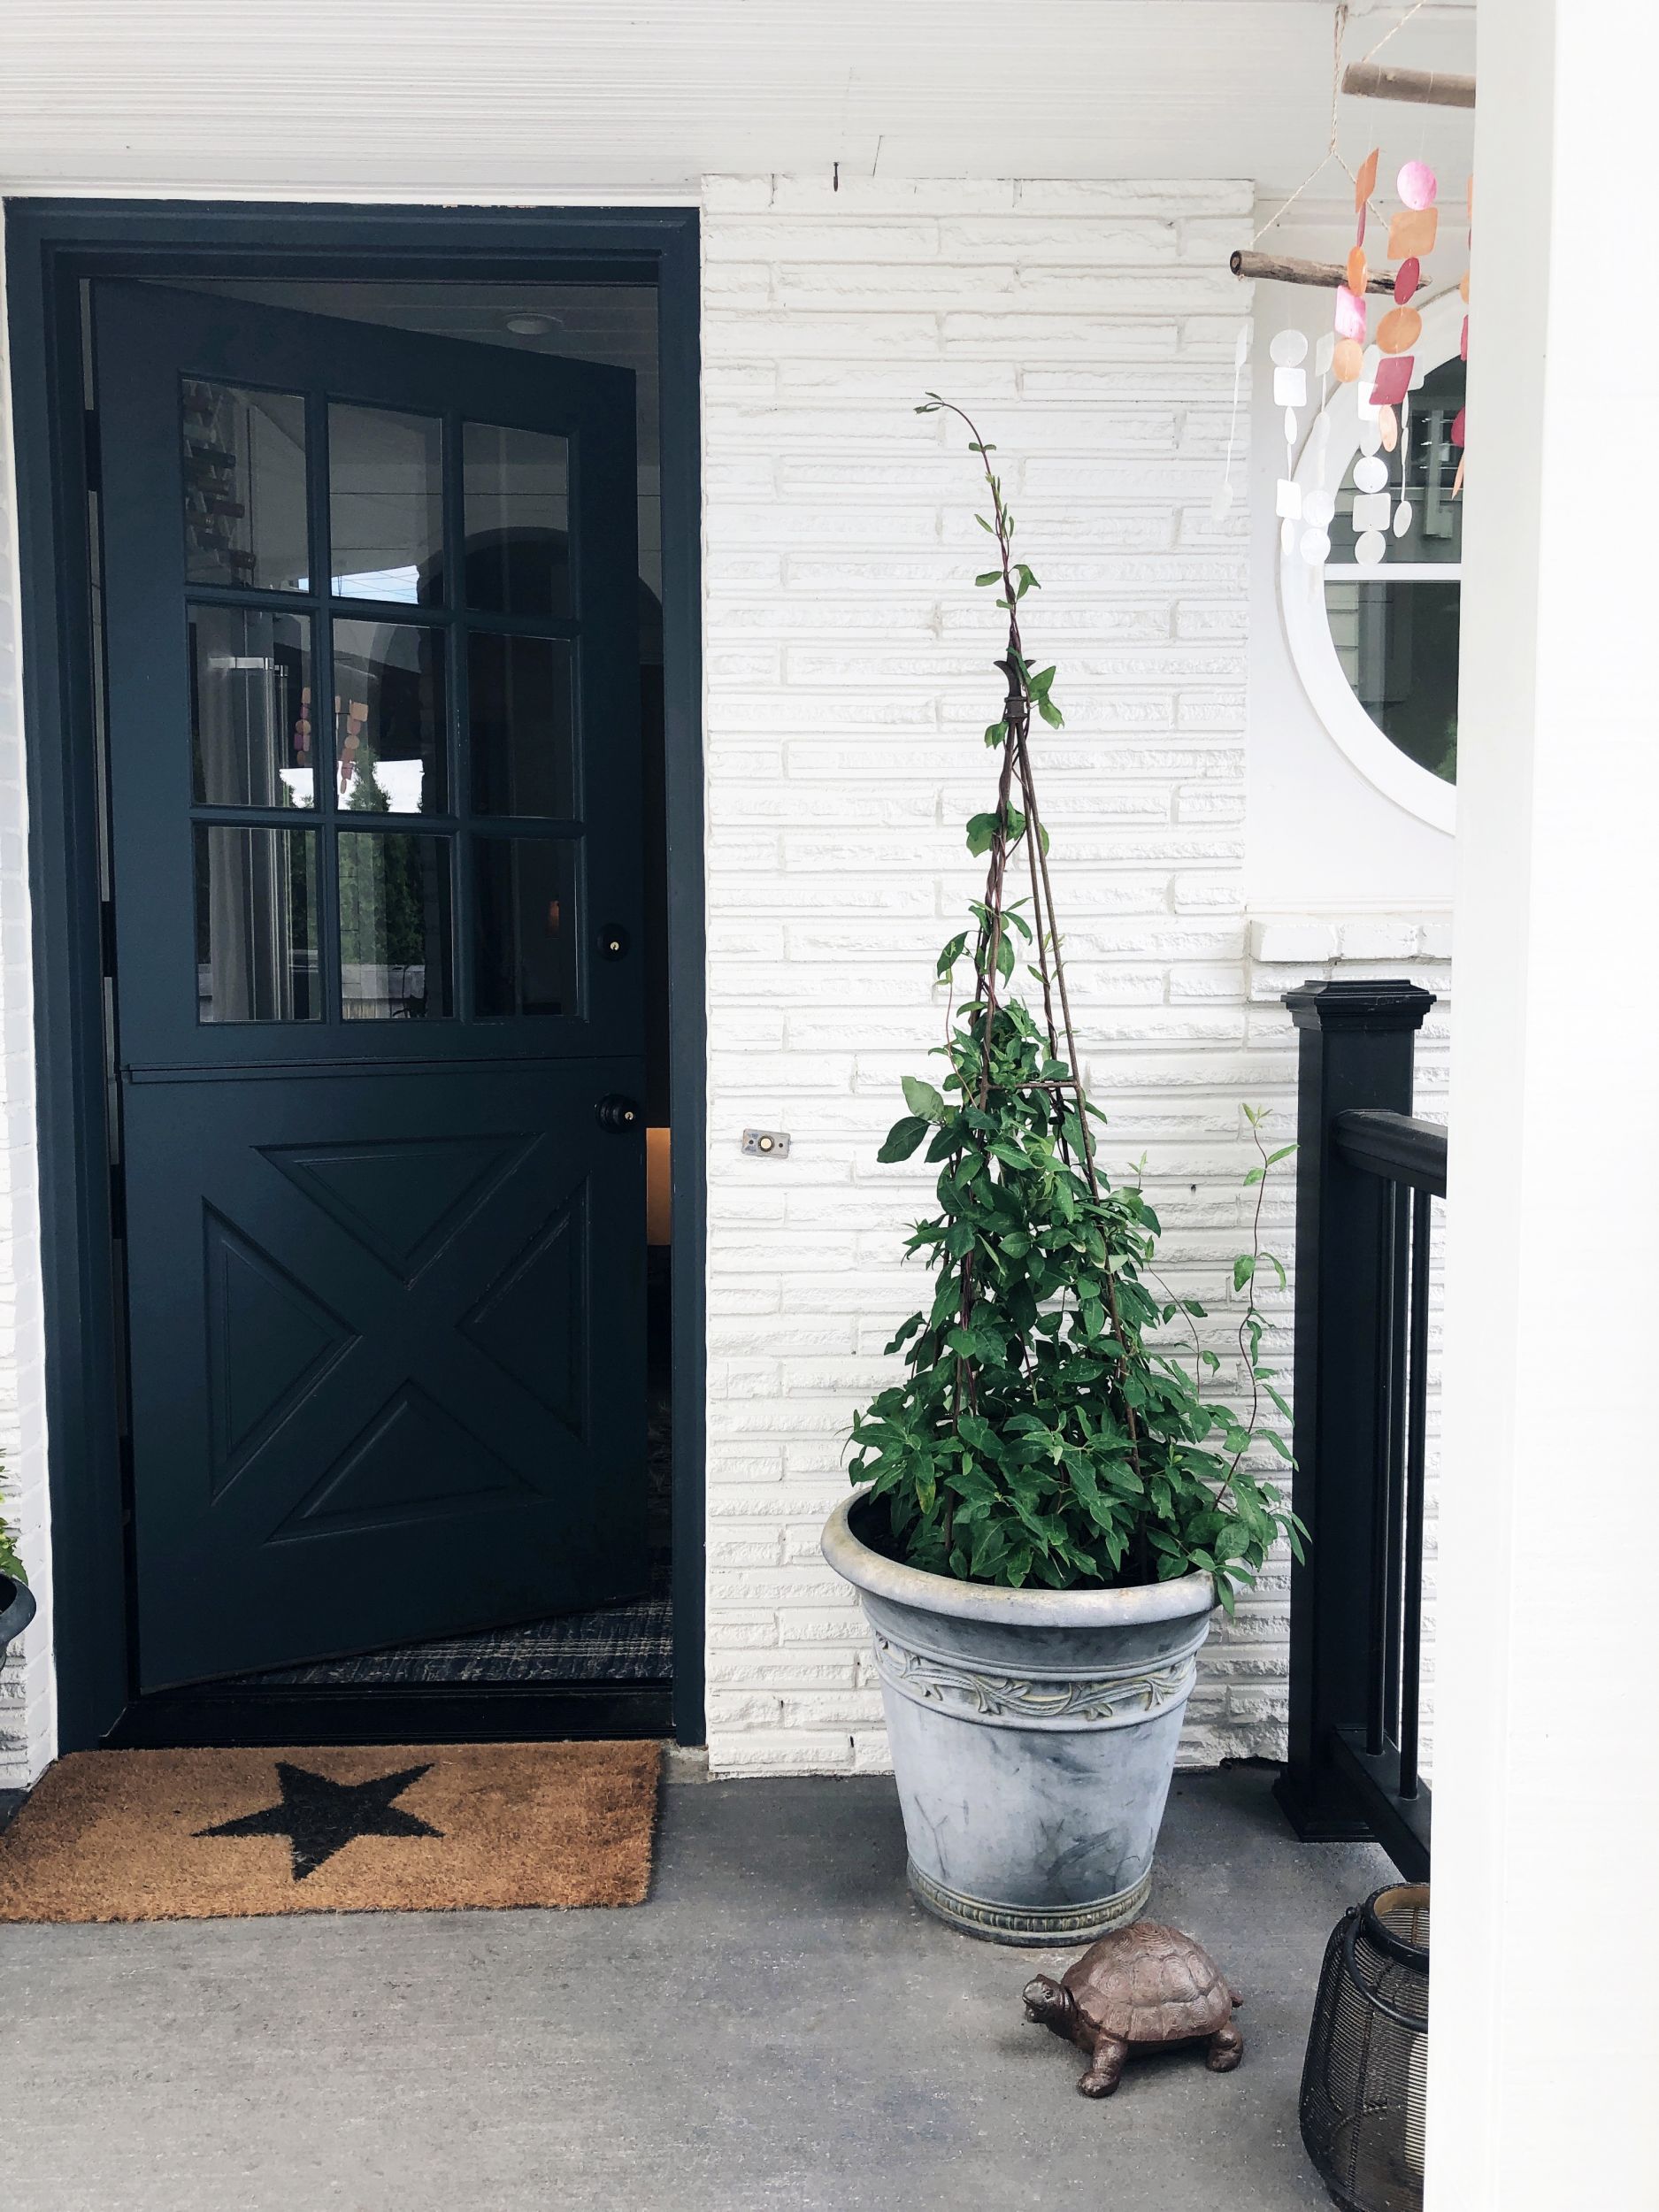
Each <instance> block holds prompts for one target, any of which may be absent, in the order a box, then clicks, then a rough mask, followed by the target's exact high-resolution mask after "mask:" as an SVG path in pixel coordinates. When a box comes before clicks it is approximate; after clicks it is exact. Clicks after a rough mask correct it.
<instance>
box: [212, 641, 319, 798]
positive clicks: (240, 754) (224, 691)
mask: <svg viewBox="0 0 1659 2212" xmlns="http://www.w3.org/2000/svg"><path fill="white" fill-rule="evenodd" d="M189 622H190V740H191V750H192V753H193V756H194V766H195V772H194V782H193V788H194V791H195V795H196V804H197V805H198V806H314V805H315V804H316V794H315V792H314V791H313V790H312V787H311V621H310V618H308V617H307V616H305V615H303V614H267V613H265V611H263V610H262V609H260V608H257V607H192V608H191V609H190V611H189Z"/></svg>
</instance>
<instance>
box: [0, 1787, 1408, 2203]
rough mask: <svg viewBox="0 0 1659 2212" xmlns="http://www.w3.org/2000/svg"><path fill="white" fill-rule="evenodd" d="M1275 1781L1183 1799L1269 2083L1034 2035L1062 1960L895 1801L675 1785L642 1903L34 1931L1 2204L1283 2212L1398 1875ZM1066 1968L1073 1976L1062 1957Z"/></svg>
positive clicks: (1245, 2069)
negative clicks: (913, 1895)
mask: <svg viewBox="0 0 1659 2212" xmlns="http://www.w3.org/2000/svg"><path fill="white" fill-rule="evenodd" d="M1271 1778H1272V1777H1271V1771H1270V1770H1265V1769H1261V1768H1253V1767H1238V1768H1232V1769H1225V1770H1222V1771H1220V1772H1219V1773H1214V1774H1202V1775H1179V1776H1178V1777H1177V1778H1176V1782H1175V1787H1174V1791H1173V1793H1172V1794H1171V1801H1170V1809H1169V1816H1168V1819H1167V1821H1166V1823H1165V1826H1164V1839H1163V1842H1162V1845H1161V1847H1160V1853H1159V1863H1158V1874H1157V1877H1156V1885H1155V1888H1154V1893H1153V1900H1152V1907H1151V1911H1152V1915H1153V1916H1154V1917H1155V1918H1158V1919H1163V1920H1169V1921H1172V1922H1174V1923H1175V1924H1177V1925H1179V1926H1182V1927H1185V1928H1187V1929H1188V1930H1189V1931H1190V1932H1192V1933H1193V1934H1194V1935H1195V1936H1196V1937H1197V1938H1198V1939H1200V1940H1201V1941H1202V1943H1204V1944H1205V1945H1206V1946H1207V1947H1209V1948H1210V1949H1211V1950H1213V1952H1214V1953H1215V1955H1216V1956H1217V1959H1218V1961H1219V1962H1220V1963H1221V1965H1222V1967H1223V1968H1224V1970H1225V1971H1226V1972H1227V1973H1228V1974H1229V1976H1230V1977H1231V1978H1233V1981H1234V1982H1235V1983H1236V1984H1237V1985H1238V1986H1239V1987H1240V1989H1241V1990H1242V1991H1243V1992H1244V1994H1245V1999H1246V2002H1245V2006H1244V2009H1243V2010H1242V2012H1241V2013H1240V2015H1239V2024H1240V2027H1241V2028H1242V2029H1243V2032H1244V2036H1245V2045H1246V2050H1245V2060H1244V2063H1243V2065H1242V2066H1241V2067H1240V2070H1238V2071H1237V2072H1236V2073H1233V2074H1230V2075H1223V2076H1216V2075H1211V2074H1210V2073H1208V2072H1207V2071H1206V2070H1205V2069H1204V2065H1203V2061H1202V2054H1201V2053H1196V2052H1194V2053H1187V2052H1182V2053H1179V2054H1177V2055H1170V2056H1166V2057H1164V2058H1162V2059H1156V2060H1148V2061H1145V2062H1141V2063H1138V2064H1134V2065H1132V2067H1131V2068H1130V2070H1129V2071H1128V2072H1127V2074H1126V2075H1125V2079H1124V2084H1123V2086H1122V2087H1121V2089H1120V2090H1119V2091H1118V2094H1117V2095H1116V2096H1115V2097H1114V2098H1112V2099H1111V2100H1110V2101H1109V2102H1107V2103H1104V2104H1095V2103H1091V2102H1089V2101H1087V2100H1085V2099H1083V2098H1081V2097H1079V2096H1077V2095H1076V2094H1075V2093H1074V2091H1073V2085H1074V2083H1075V2081H1076V2078H1077V2076H1078V2074H1079V2071H1080V2070H1081V2067H1082V2060H1081V2057H1080V2055H1079V2054H1077V2053H1075V2052H1073V2051H1071V2049H1070V2048H1068V2047H1066V2046H1064V2045H1063V2044H1061V2043H1060V2042H1059V2041H1058V2040H1057V2039H1056V2038H1055V2037H1053V2036H1051V2035H1049V2034H1048V2032H1046V2031H1043V2030H1041V2029H1038V2028H1034V2027H1026V2026H1025V2025H1024V2024H1022V2016H1021V2008H1020V2002H1019V1992H1020V1988H1021V1986H1022V1985H1023V1984H1024V1982H1025V1978H1026V1977H1027V1976H1028V1975H1029V1974H1031V1973H1033V1972H1034V1971H1037V1970H1039V1968H1040V1967H1052V1966H1053V1959H1052V1958H1051V1957H1050V1956H1049V1955H1046V1954H1042V1953H1039V1952H1030V1951H1014V1950H1008V1949H1003V1948H1002V1947H998V1946H994V1945H991V1944H984V1943H978V1942H974V1941H972V1940H971V1939H964V1938H963V1937H960V1936H957V1935H956V1934H953V1933H952V1932H950V1931H949V1930H948V1929H945V1928H943V1927H941V1926H940V1925H939V1924H937V1923H935V1922H933V1921H931V1920H930V1919H928V1918H927V1917H926V1916H925V1915H924V1914H923V1913H921V1912H920V1911H919V1910H918V1909H917V1908H916V1907H915V1906H914V1905H912V1904H911V1902H910V1899H909V1897H908V1895H907V1893H906V1892H905V1889H904V1882H903V1867H904V1847H903V1835H902V1829H901V1826H900V1823H899V1816H898V1809H897V1805H896V1803H895V1798H894V1794H893V1788H892V1785H891V1783H889V1782H887V1781H885V1780H882V1779H879V1778H869V1779H857V1780H830V1779H823V1780H818V1779H800V1780H780V1781H752V1782H725V1783H706V1784H702V1785H694V1784H690V1783H687V1784H683V1785H680V1784H677V1785H672V1786H669V1787H668V1788H667V1789H665V1791H664V1807H663V1818H662V1832H661V1838H660V1845H659V1851H658V1858H657V1875H656V1880H655V1884H654V1887H653V1891H652V1895H651V1899H650V1901H649V1903H648V1904H647V1905H645V1906H643V1907H641V1908H640V1909H636V1910H634V1911H620V1912H586V1913H557V1912H547V1913H531V1912H522V1913H455V1914H436V1913H434V1914H409V1915H398V1914H364V1915H361V1916H350V1917H334V1918H330V1917H320V1916H319V1917H318V1918H315V1919H297V1920H294V1919H289V1920H240V1921H238V1920H227V1921H207V1922H194V1923H178V1922H175V1923H170V1924H152V1925H148V1926H134V1927H34V1928H0V2115H3V2116H0V2193H3V2194H4V2200H5V2201H6V2202H7V2203H16V2204H19V2205H28V2206H31V2207H33V2208H35V2212H279V2208H280V2212H325V2208H334V2207H341V2208H345V2212H531V2208H534V2212H547V2208H557V2212H588V2208H590V2207H591V2208H599V2207H602V2206H603V2207H605V2208H607V2212H611V2208H618V2212H669V2208H672V2212H760V2208H766V2212H772V2208H774V2207H778V2208H781V2207H791V2208H794V2207H803V2208H808V2212H892V2208H894V2207H895V2206H902V2207H905V2208H909V2212H994V2208H995V2212H1006V2208H1008V2207H1009V2206H1010V2204H1026V2203H1033V2202H1039V2201H1041V2202H1042V2203H1044V2204H1045V2205H1053V2204H1059V2203H1065V2202H1075V2203H1078V2204H1079V2205H1088V2206H1097V2205H1106V2204H1110V2206H1111V2207H1112V2208H1113V2212H1154V2208H1156V2212H1185V2208H1187V2207H1193V2208H1198V2207H1202V2208H1205V2212H1213V2208H1216V2207H1217V2206H1225V2207H1226V2208H1227V2212H1283V2208H1286V2207H1294V2206H1300V2205H1323V2204H1325V2203H1327V2202H1328V2200H1327V2199H1326V2197H1325V2192H1324V2190H1323V2189H1322V2188H1321V2187H1320V2186H1319V2185H1318V2184H1317V2182H1316V2181H1315V2179H1314V2177H1313V2175H1312V2173H1311V2171H1310V2169H1309V2166H1308V2164H1307V2161H1306V2159H1305V2157H1304V2156H1303V2154H1302V2146H1301V2142H1300V2139H1299V2138H1298V2135H1297V2132H1296V2088H1297V2081H1298V2077H1299V2073H1300V2068H1301V2061H1302V2043H1303V2039H1304V2036H1305V2034H1306V2032H1307V2024H1308V2017H1309V2014H1310V2008H1311V2006H1312V2002H1313V1993H1314V1986H1315V1982H1316V1979H1317V1972H1318V1966H1319V1959H1320V1955H1321V1951H1322V1949H1323V1946H1324V1942H1325V1937H1326V1935H1327V1934H1328V1932H1329V1931H1330V1929H1331V1927H1332V1925H1333V1923H1334V1922H1335V1921H1336V1920H1337V1919H1338V1918H1339V1917H1340V1914H1341V1912H1342V1909H1343V1908H1344V1907H1345V1906H1346V1905H1347V1904H1348V1902H1349V1901H1351V1900H1353V1899H1356V1898H1359V1897H1363V1895H1364V1894H1365V1893H1366V1892H1367V1891H1368V1890H1370V1889H1372V1888H1374V1887H1376V1886H1377V1885H1378V1884H1379V1883H1380V1882H1383V1881H1386V1880H1387V1879H1389V1878H1390V1869H1389V1867H1388V1864H1387V1862H1386V1860H1385V1859H1383V1858H1382V1857H1381V1855H1379V1854H1378V1853H1376V1852H1373V1851H1371V1849H1369V1848H1367V1847H1361V1846H1348V1845H1300V1844H1297V1843H1295V1842H1294V1841H1293V1840H1292V1839H1291V1837H1290V1835H1289V1833H1288V1832H1287V1831H1286V1828H1285V1826H1284V1824H1283V1822H1282V1820H1281V1819H1280V1817H1279V1814H1278V1812H1277V1810H1276V1809H1275V1807H1274V1805H1273V1803H1272V1801H1271V1797H1270V1795H1269V1789H1270V1786H1271ZM1058 1956H1060V1957H1062V1958H1064V1957H1065V1956H1067V1955H1064V1954H1062V1955H1058Z"/></svg>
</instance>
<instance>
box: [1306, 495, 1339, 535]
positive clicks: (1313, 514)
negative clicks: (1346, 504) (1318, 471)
mask: <svg viewBox="0 0 1659 2212" xmlns="http://www.w3.org/2000/svg"><path fill="white" fill-rule="evenodd" d="M1335 512H1336V502H1335V500H1334V499H1333V498H1332V496H1331V495H1330V493H1329V492H1328V491H1326V490H1325V487H1324V486H1323V485H1321V486H1320V487H1319V488H1318V490H1317V491H1311V492H1309V493H1308V494H1307V495H1305V497H1304V498H1303V500H1302V520H1303V521H1304V522H1310V523H1311V524H1312V525H1313V526H1314V528H1315V529H1316V530H1323V529H1324V528H1325V526H1326V525H1327V524H1328V523H1329V521H1330V520H1331V518H1332V517H1333V515H1334V514H1335Z"/></svg>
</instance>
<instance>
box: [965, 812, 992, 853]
mask: <svg viewBox="0 0 1659 2212" xmlns="http://www.w3.org/2000/svg"><path fill="white" fill-rule="evenodd" d="M995 835H996V817H995V814H976V815H974V816H973V817H972V818H971V820H970V821H969V823H968V850H969V851H970V852H971V853H972V854H974V855H975V856H978V855H979V854H980V853H988V852H989V851H990V849H991V844H992V841H993V840H994V839H995Z"/></svg>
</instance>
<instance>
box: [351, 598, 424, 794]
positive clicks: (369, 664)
mask: <svg viewBox="0 0 1659 2212" xmlns="http://www.w3.org/2000/svg"><path fill="white" fill-rule="evenodd" d="M445 726H446V718H445V711H444V697H443V634H442V631H441V630H427V629H423V628H421V627H420V626H419V625H418V624H416V623H413V622H336V623H335V625H334V762H335V767H336V772H337V774H338V777H339V789H340V803H341V805H342V807H346V808H349V810H350V811H351V812H353V813H355V814H434V813H438V812H440V811H442V807H443V804H444V800H445V796H446V791H445V786H446V783H447V780H448V779H447V778H446V776H445V773H444V742H443V740H444V730H445Z"/></svg>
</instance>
